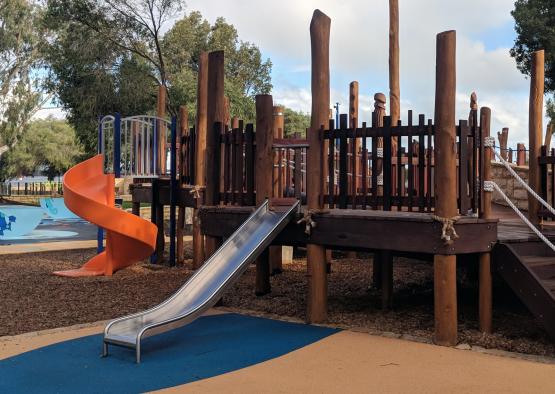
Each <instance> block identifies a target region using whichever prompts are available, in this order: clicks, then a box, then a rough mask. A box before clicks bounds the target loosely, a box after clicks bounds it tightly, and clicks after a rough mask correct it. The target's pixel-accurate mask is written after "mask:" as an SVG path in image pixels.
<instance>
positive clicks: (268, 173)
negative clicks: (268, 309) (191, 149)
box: [255, 94, 274, 296]
mask: <svg viewBox="0 0 555 394" xmlns="http://www.w3.org/2000/svg"><path fill="white" fill-rule="evenodd" d="M273 114H274V105H273V102H272V96H271V95H269V94H259V95H257V96H256V134H255V138H256V178H255V184H256V205H260V204H262V203H263V202H264V200H266V199H269V198H271V197H272V192H273V185H272V171H273V170H274V159H273V154H272V144H273V139H274V130H273V125H274V119H273V117H274V115H273ZM270 291H271V287H270V255H269V253H268V251H267V250H266V251H264V253H262V254H261V255H260V257H259V258H258V259H257V261H256V289H255V293H256V295H258V296H260V295H264V294H268V293H269V292H270Z"/></svg>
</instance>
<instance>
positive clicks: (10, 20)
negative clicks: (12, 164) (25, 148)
mask: <svg viewBox="0 0 555 394" xmlns="http://www.w3.org/2000/svg"><path fill="white" fill-rule="evenodd" d="M45 39H46V31H45V29H44V26H43V24H42V10H41V8H40V7H39V5H38V4H36V3H35V2H33V1H31V0H2V1H1V2H0V156H1V155H2V154H3V153H4V152H5V151H7V150H8V149H9V148H10V147H12V146H13V145H15V144H16V143H17V141H18V138H20V136H21V134H22V133H23V132H24V131H25V129H26V126H27V124H28V122H29V121H30V119H31V117H32V115H33V114H34V113H35V112H36V110H37V109H38V108H39V107H40V104H41V102H42V99H43V96H42V89H41V87H42V86H41V83H40V75H39V74H38V73H37V71H36V68H37V67H38V66H39V64H40V59H41V56H40V55H41V53H40V49H41V45H42V43H43V42H44V40H45Z"/></svg>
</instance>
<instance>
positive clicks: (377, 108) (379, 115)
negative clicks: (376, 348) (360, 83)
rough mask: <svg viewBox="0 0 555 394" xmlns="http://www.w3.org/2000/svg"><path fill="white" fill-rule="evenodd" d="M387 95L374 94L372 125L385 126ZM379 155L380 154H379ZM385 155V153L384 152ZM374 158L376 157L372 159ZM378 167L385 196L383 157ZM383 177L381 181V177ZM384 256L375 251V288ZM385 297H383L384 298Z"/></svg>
mask: <svg viewBox="0 0 555 394" xmlns="http://www.w3.org/2000/svg"><path fill="white" fill-rule="evenodd" d="M386 101H387V99H386V97H385V94H383V93H380V92H378V93H376V94H374V116H373V122H374V123H373V124H372V127H383V123H384V122H383V121H384V117H385V104H386ZM377 147H378V149H381V150H382V152H383V138H382V137H378V141H377ZM378 156H379V155H378ZM382 157H383V153H382ZM372 160H374V159H372ZM376 163H377V166H376V169H377V173H378V174H377V175H378V184H377V186H376V192H377V194H378V196H383V158H376ZM380 178H381V179H382V181H381V183H380V180H379V179H380ZM382 260H383V259H382V256H381V252H376V253H374V258H373V259H372V286H373V287H374V288H375V289H381V288H382ZM383 299H384V298H382V300H383Z"/></svg>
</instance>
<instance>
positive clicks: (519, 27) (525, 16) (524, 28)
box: [511, 0, 555, 92]
mask: <svg viewBox="0 0 555 394" xmlns="http://www.w3.org/2000/svg"><path fill="white" fill-rule="evenodd" d="M511 14H512V16H513V17H514V19H515V30H516V33H517V38H516V40H515V43H514V46H513V47H512V49H511V56H513V57H514V58H515V60H516V64H517V67H518V69H519V70H520V71H521V72H522V73H524V74H526V75H530V60H531V54H532V52H534V51H537V50H540V49H544V50H545V90H546V92H555V29H554V28H553V26H555V5H554V4H553V1H552V0H517V1H516V2H515V9H514V10H513V11H512V12H511Z"/></svg>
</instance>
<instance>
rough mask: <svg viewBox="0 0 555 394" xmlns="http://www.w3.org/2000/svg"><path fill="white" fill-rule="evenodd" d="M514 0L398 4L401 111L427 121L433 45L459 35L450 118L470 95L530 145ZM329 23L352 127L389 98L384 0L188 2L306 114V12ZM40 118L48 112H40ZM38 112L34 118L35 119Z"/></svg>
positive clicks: (278, 98) (338, 87)
mask: <svg viewBox="0 0 555 394" xmlns="http://www.w3.org/2000/svg"><path fill="white" fill-rule="evenodd" d="M513 3H514V0H489V1H487V2H485V1H483V0H465V1H457V2H455V1H445V0H420V1H414V0H399V14H400V78H401V81H400V82H401V112H402V119H406V111H407V110H409V109H412V110H413V112H414V113H415V114H419V113H424V114H426V116H427V117H433V110H434V92H435V37H436V34H437V33H440V32H442V31H445V30H456V31H457V118H462V119H466V118H467V117H468V110H469V98H470V94H471V93H472V91H475V92H476V93H477V95H478V103H479V105H480V106H489V107H490V108H491V109H492V133H495V132H496V131H499V130H501V128H502V127H509V146H516V143H517V142H526V141H527V140H528V137H527V135H528V131H527V129H528V92H529V80H528V79H526V78H525V76H524V75H522V74H521V73H520V72H519V71H518V70H517V68H516V65H515V61H514V59H513V58H511V57H510V55H509V49H510V48H511V47H512V45H513V42H514V40H515V37H516V34H515V32H514V20H513V18H512V16H511V14H510V12H511V10H512V9H513ZM316 8H318V9H320V10H321V11H322V12H324V13H325V14H327V15H328V16H329V17H330V18H331V21H332V22H331V36H330V70H331V100H332V104H333V103H336V102H339V103H340V110H341V112H347V111H348V92H349V83H350V82H351V81H358V82H359V89H360V96H359V108H360V109H359V110H360V114H359V118H360V122H362V121H370V119H371V111H372V109H373V95H374V93H376V92H383V93H385V94H386V95H388V91H389V89H388V19H389V14H388V2H387V1H386V0H380V1H378V0H366V1H364V0H342V1H337V0H335V1H329V0H320V1H315V0H303V1H299V0H281V1H279V2H270V1H255V0H188V1H187V7H186V12H190V11H193V10H198V11H200V12H201V13H202V15H203V16H204V17H205V18H206V19H208V21H210V22H214V20H215V19H216V18H217V17H219V16H223V17H225V19H226V20H227V22H229V23H231V24H233V25H234V26H235V27H236V28H237V30H238V32H239V37H240V39H241V40H244V41H250V42H253V43H255V44H256V45H258V47H259V48H260V50H261V52H262V54H263V56H264V57H265V58H270V59H271V60H272V63H273V69H272V83H273V86H274V88H273V91H272V94H273V97H274V102H275V103H278V104H283V105H286V106H288V107H290V108H293V109H295V110H301V111H304V112H309V111H310V105H311V103H310V35H309V24H310V19H311V17H312V13H313V11H314V9H316ZM43 112H45V113H46V112H48V111H43ZM41 114H42V113H41Z"/></svg>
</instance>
